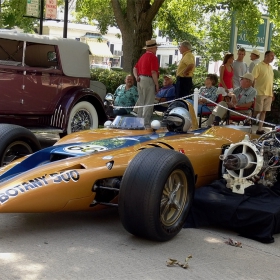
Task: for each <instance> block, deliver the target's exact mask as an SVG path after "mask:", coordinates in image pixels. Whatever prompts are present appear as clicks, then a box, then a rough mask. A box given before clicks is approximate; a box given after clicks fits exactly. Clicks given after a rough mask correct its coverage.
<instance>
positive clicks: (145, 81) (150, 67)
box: [133, 39, 159, 127]
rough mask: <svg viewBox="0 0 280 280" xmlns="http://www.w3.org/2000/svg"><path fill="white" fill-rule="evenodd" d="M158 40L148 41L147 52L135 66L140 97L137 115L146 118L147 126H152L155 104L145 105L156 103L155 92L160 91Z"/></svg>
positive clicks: (134, 71) (134, 70)
mask: <svg viewBox="0 0 280 280" xmlns="http://www.w3.org/2000/svg"><path fill="white" fill-rule="evenodd" d="M158 46H159V44H157V42H156V40H154V39H151V40H148V41H146V46H145V47H143V49H146V52H145V53H144V54H143V55H142V56H141V57H140V58H139V60H138V62H137V63H136V64H135V66H134V68H133V74H134V77H135V79H136V81H137V88H138V94H139V99H138V101H137V106H142V107H139V108H138V110H137V112H138V113H137V115H138V117H140V118H144V124H145V126H146V127H149V126H150V121H151V117H152V114H153V109H154V108H153V106H145V105H152V104H154V100H155V94H156V93H157V92H158V91H159V84H158V76H159V63H158V59H157V57H156V52H157V47H158Z"/></svg>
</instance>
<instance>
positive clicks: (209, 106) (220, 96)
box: [198, 94, 223, 127]
mask: <svg viewBox="0 0 280 280" xmlns="http://www.w3.org/2000/svg"><path fill="white" fill-rule="evenodd" d="M222 100H223V95H222V94H219V95H218V97H217V99H216V101H215V102H216V103H217V104H218V103H219V102H221V101H222ZM205 106H206V107H208V108H211V109H210V110H209V111H206V112H202V111H203V107H205ZM215 106H216V104H214V103H211V102H209V103H206V104H204V105H202V106H201V110H200V112H198V116H199V122H198V126H199V127H201V125H202V124H203V123H205V122H206V121H207V119H208V118H209V116H210V115H211V114H212V111H213V109H214V108H215ZM202 118H205V120H202Z"/></svg>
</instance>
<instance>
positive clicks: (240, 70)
mask: <svg viewBox="0 0 280 280" xmlns="http://www.w3.org/2000/svg"><path fill="white" fill-rule="evenodd" d="M245 54H246V52H245V49H244V48H240V49H239V50H238V52H237V59H236V60H234V61H233V64H232V67H233V88H238V87H240V77H242V76H243V75H244V74H245V73H247V68H248V67H247V64H246V63H245V62H243V59H244V56H245Z"/></svg>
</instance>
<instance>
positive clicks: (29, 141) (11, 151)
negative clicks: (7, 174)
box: [0, 124, 41, 166]
mask: <svg viewBox="0 0 280 280" xmlns="http://www.w3.org/2000/svg"><path fill="white" fill-rule="evenodd" d="M0 143H1V145H0V166H5V165H7V164H9V163H10V162H12V161H13V160H16V159H18V158H21V157H23V156H26V155H29V154H31V153H34V152H36V151H38V150H40V149H41V146H40V143H39V141H38V139H37V138H36V136H35V135H34V134H33V133H32V132H31V131H30V130H28V129H26V128H24V127H21V126H18V125H13V124H0Z"/></svg>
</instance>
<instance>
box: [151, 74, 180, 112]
mask: <svg viewBox="0 0 280 280" xmlns="http://www.w3.org/2000/svg"><path fill="white" fill-rule="evenodd" d="M175 97H176V93H175V87H174V85H173V78H172V76H171V75H165V76H164V77H163V87H162V88H161V89H160V90H159V92H158V93H157V94H156V97H155V102H159V103H161V102H166V101H170V100H173V99H175ZM167 107H168V104H163V105H155V106H154V108H155V110H156V111H160V112H164V111H165V110H166V109H167Z"/></svg>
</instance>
